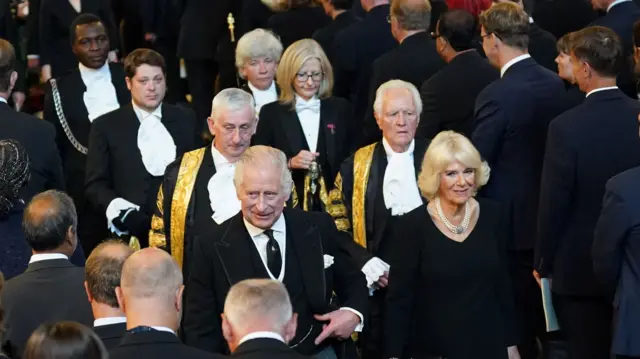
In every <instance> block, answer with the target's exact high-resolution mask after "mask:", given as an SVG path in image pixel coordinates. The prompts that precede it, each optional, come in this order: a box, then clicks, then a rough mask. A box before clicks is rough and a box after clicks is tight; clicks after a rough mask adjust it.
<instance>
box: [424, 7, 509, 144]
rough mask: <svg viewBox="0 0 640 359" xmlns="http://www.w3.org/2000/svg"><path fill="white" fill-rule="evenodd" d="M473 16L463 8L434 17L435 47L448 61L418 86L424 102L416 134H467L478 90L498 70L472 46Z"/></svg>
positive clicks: (427, 135)
mask: <svg viewBox="0 0 640 359" xmlns="http://www.w3.org/2000/svg"><path fill="white" fill-rule="evenodd" d="M476 29H477V25H476V20H475V18H474V17H473V15H472V14H471V13H469V12H467V11H465V10H460V9H456V10H450V11H449V12H447V13H445V14H443V15H442V16H441V17H440V20H439V21H438V25H437V27H436V31H435V33H434V37H435V39H436V41H435V44H434V45H435V47H436V50H437V51H438V54H440V57H442V59H443V60H444V61H445V62H446V63H447V64H448V65H447V66H445V67H444V68H443V69H442V70H441V71H440V72H438V73H437V74H435V75H433V76H432V77H431V78H430V79H429V80H427V81H425V82H424V83H423V84H422V87H421V88H420V95H421V97H422V101H423V104H424V109H423V110H422V116H421V119H420V124H419V125H418V130H417V132H416V136H418V137H422V138H427V139H431V138H434V137H435V136H436V135H437V134H438V133H440V132H441V131H446V130H453V131H456V132H459V133H462V134H463V135H465V136H467V137H469V138H471V134H472V132H473V121H474V118H473V109H474V105H475V103H476V98H477V97H478V94H480V92H482V90H484V88H485V87H487V85H489V84H490V83H491V82H493V81H495V80H497V79H498V78H499V77H500V73H499V72H498V70H496V69H495V68H494V67H493V66H491V65H490V64H489V62H487V60H486V59H483V58H482V56H480V54H478V52H477V51H476V50H475V46H476V44H475V41H476V40H475V34H476Z"/></svg>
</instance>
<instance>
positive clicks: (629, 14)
mask: <svg viewBox="0 0 640 359" xmlns="http://www.w3.org/2000/svg"><path fill="white" fill-rule="evenodd" d="M638 19H640V8H639V7H638V5H636V4H635V3H634V2H633V1H627V2H623V3H620V4H618V5H616V6H614V7H612V8H611V10H609V12H608V13H607V14H606V15H604V16H602V17H600V18H597V19H596V20H594V21H593V22H592V23H591V24H590V26H604V27H608V28H610V29H611V30H613V31H615V33H616V34H618V36H620V41H622V47H623V49H624V53H625V55H631V54H632V52H633V42H632V37H633V24H634V23H635V22H636V21H637V20H638Z"/></svg>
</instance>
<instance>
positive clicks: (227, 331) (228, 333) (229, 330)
mask: <svg viewBox="0 0 640 359" xmlns="http://www.w3.org/2000/svg"><path fill="white" fill-rule="evenodd" d="M220 318H222V336H223V337H224V340H226V341H227V343H228V344H229V348H232V349H231V350H232V351H233V349H235V348H233V327H232V326H231V323H229V321H228V320H227V317H226V316H225V315H224V313H222V314H220Z"/></svg>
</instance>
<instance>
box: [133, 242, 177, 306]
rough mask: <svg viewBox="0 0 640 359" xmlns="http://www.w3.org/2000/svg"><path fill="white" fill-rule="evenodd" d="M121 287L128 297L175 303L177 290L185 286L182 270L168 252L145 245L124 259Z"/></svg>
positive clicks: (134, 299)
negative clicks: (183, 284) (145, 246)
mask: <svg viewBox="0 0 640 359" xmlns="http://www.w3.org/2000/svg"><path fill="white" fill-rule="evenodd" d="M120 287H121V288H122V293H123V295H124V296H125V298H126V299H127V301H136V300H145V301H147V300H149V301H155V302H158V303H162V302H165V301H166V302H167V304H172V303H173V301H174V300H175V296H176V292H177V291H178V290H179V289H180V288H181V287H182V272H181V271H180V267H178V264H177V263H176V261H175V260H174V259H173V258H171V256H170V255H169V254H168V253H167V252H165V251H163V250H161V249H157V248H145V249H142V250H140V251H138V252H136V253H134V254H132V255H131V256H130V257H129V258H128V259H127V260H126V261H125V262H124V266H123V267H122V278H121V280H120Z"/></svg>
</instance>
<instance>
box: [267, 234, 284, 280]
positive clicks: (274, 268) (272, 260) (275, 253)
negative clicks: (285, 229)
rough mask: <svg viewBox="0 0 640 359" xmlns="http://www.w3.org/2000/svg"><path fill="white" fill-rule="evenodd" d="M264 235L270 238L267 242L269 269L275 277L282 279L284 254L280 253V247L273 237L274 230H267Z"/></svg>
mask: <svg viewBox="0 0 640 359" xmlns="http://www.w3.org/2000/svg"><path fill="white" fill-rule="evenodd" d="M264 234H265V235H266V236H267V237H268V238H269V241H268V242H267V267H268V268H269V271H271V274H273V276H274V277H276V278H278V277H280V271H281V270H282V254H281V253H280V245H278V241H276V239H275V238H274V237H273V230H272V229H267V230H265V231H264Z"/></svg>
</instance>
